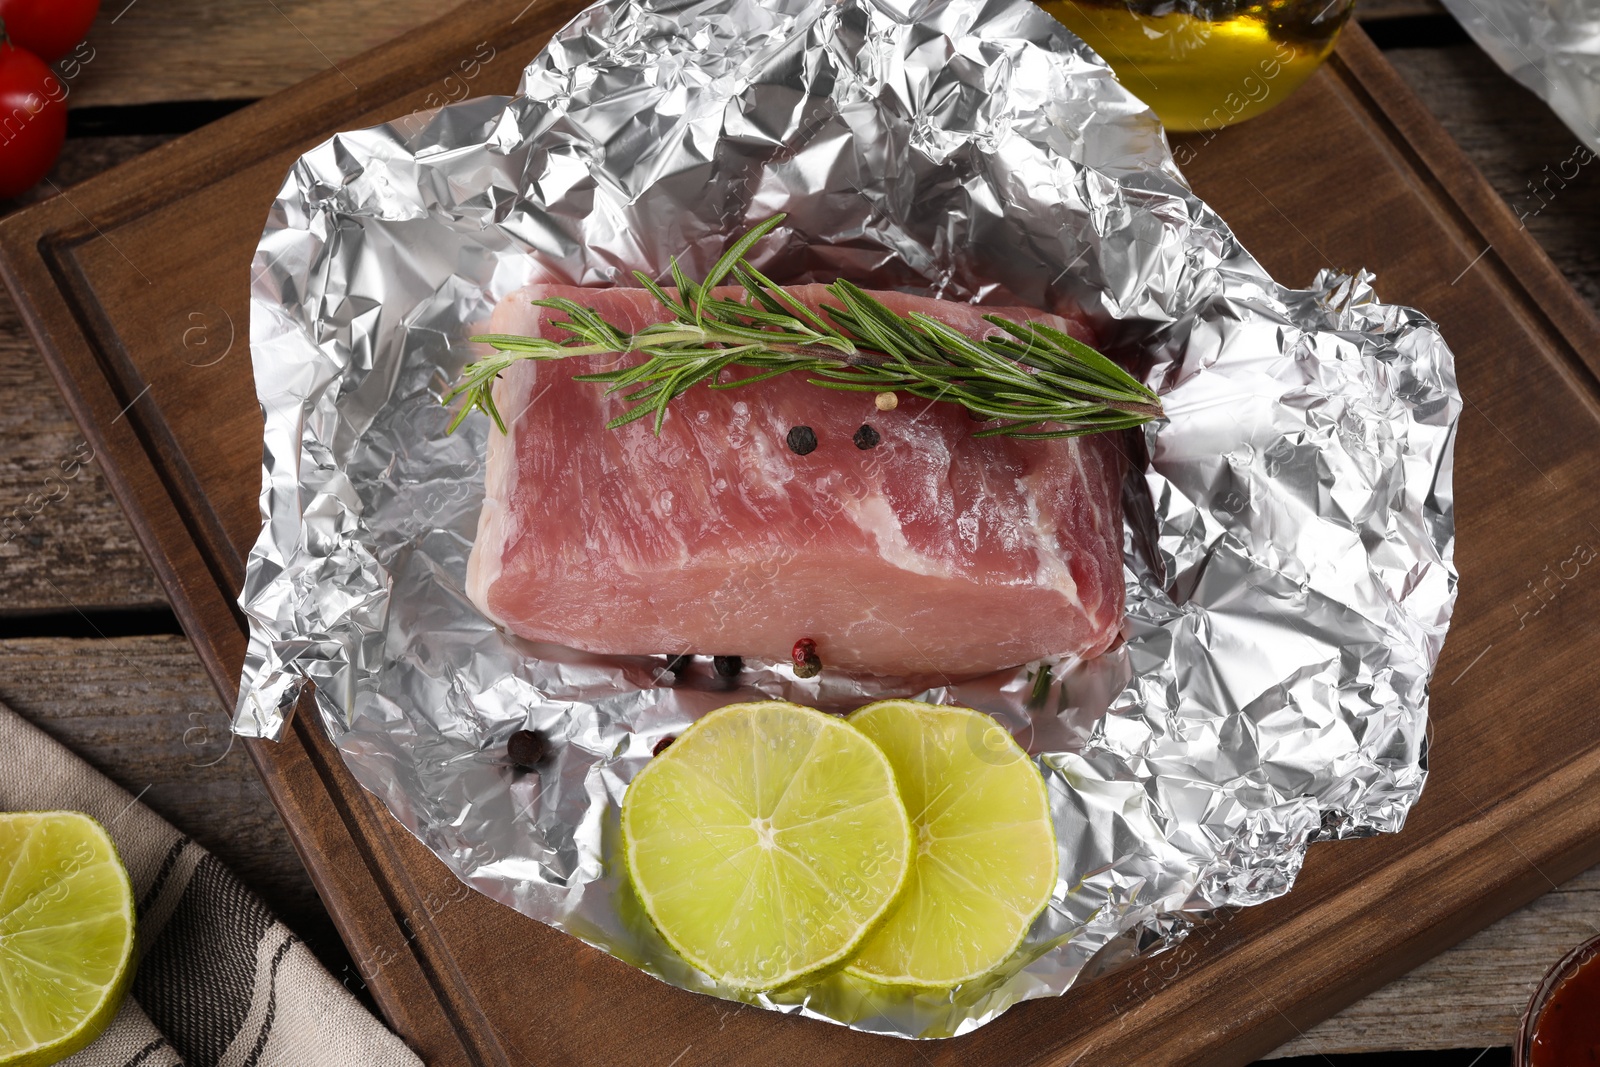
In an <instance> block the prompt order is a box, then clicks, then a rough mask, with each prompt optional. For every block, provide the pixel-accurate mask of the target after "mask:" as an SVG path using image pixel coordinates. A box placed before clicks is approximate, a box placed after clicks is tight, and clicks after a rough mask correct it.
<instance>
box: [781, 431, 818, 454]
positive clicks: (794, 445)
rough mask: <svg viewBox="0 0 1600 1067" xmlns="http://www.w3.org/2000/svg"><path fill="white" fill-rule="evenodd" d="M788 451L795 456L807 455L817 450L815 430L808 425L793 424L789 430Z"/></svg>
mask: <svg viewBox="0 0 1600 1067" xmlns="http://www.w3.org/2000/svg"><path fill="white" fill-rule="evenodd" d="M788 441H789V451H791V452H793V453H794V454H795V455H797V456H809V455H810V454H811V453H813V452H815V451H816V450H817V431H815V430H813V429H812V428H811V427H809V426H795V427H793V428H792V429H790V430H789V437H788Z"/></svg>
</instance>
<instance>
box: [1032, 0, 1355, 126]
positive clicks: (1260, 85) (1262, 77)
mask: <svg viewBox="0 0 1600 1067" xmlns="http://www.w3.org/2000/svg"><path fill="white" fill-rule="evenodd" d="M1041 6H1042V7H1043V8H1044V9H1045V10H1046V11H1048V12H1050V14H1052V15H1054V16H1055V17H1056V18H1057V19H1059V20H1060V21H1061V22H1063V23H1065V24H1066V26H1067V28H1068V29H1070V30H1071V31H1072V32H1073V33H1075V34H1077V35H1078V36H1079V37H1082V38H1083V39H1084V40H1085V41H1087V42H1088V44H1089V47H1091V48H1093V49H1094V50H1095V51H1096V52H1098V53H1100V55H1101V57H1102V58H1104V59H1105V61H1106V62H1107V63H1109V64H1111V69H1112V70H1114V71H1116V73H1117V78H1118V79H1119V80H1120V81H1121V82H1122V84H1123V85H1124V86H1125V87H1126V88H1127V89H1128V90H1129V91H1130V92H1132V93H1133V94H1134V95H1135V96H1138V97H1139V98H1140V99H1141V100H1143V101H1144V102H1145V103H1147V104H1149V105H1150V107H1151V108H1152V109H1153V110H1154V111H1155V113H1156V114H1157V115H1158V116H1160V118H1161V121H1162V122H1163V123H1164V124H1165V125H1166V127H1167V129H1169V130H1173V131H1188V130H1216V129H1220V128H1221V127H1223V126H1227V125H1230V124H1232V123H1235V122H1242V121H1243V120H1245V119H1248V118H1253V117H1254V116H1256V115H1259V114H1261V113H1262V112H1263V111H1266V110H1268V109H1269V108H1272V107H1275V106H1277V104H1279V103H1280V102H1282V101H1283V100H1284V99H1285V98H1286V97H1287V96H1288V95H1289V94H1290V93H1291V92H1293V91H1294V90H1295V89H1296V88H1298V87H1299V85H1300V83H1301V82H1303V81H1305V80H1306V79H1307V78H1308V77H1310V76H1311V72H1312V71H1314V70H1316V69H1317V66H1318V64H1320V63H1321V62H1322V61H1323V60H1324V59H1326V58H1327V57H1328V53H1329V52H1331V51H1333V42H1334V40H1335V39H1336V38H1337V37H1338V36H1339V30H1340V29H1341V28H1342V27H1343V26H1344V24H1345V21H1346V20H1347V19H1348V18H1349V17H1350V10H1351V8H1352V7H1353V6H1354V0H1266V2H1264V3H1251V2H1248V0H1041Z"/></svg>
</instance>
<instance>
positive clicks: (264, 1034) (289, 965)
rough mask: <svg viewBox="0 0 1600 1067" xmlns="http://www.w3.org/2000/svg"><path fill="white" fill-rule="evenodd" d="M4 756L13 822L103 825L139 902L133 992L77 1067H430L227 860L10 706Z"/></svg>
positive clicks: (0, 710)
mask: <svg viewBox="0 0 1600 1067" xmlns="http://www.w3.org/2000/svg"><path fill="white" fill-rule="evenodd" d="M0 753H3V755H0V811H56V810H62V811H82V812H87V813H88V814H89V815H92V816H94V818H96V819H98V820H99V821H100V823H101V824H102V825H104V826H105V827H106V829H108V830H109V831H110V832H111V836H112V838H113V839H115V841H116V843H117V850H118V852H120V853H121V855H122V862H123V863H125V864H126V865H127V867H128V874H129V875H130V877H131V878H132V880H133V894H134V900H135V901H136V902H137V904H138V909H139V950H140V954H141V955H140V960H139V971H138V974H137V975H136V977H135V978H134V983H133V992H132V993H131V994H130V995H129V997H128V999H127V1000H126V1001H125V1002H124V1004H123V1006H122V1011H121V1013H120V1014H118V1016H117V1018H116V1021H115V1022H113V1023H112V1025H111V1027H110V1028H109V1029H108V1030H107V1031H106V1032H105V1033H104V1034H102V1035H101V1037H100V1039H99V1040H98V1041H96V1042H95V1043H94V1044H92V1045H90V1046H89V1047H88V1048H86V1049H84V1050H83V1051H82V1052H80V1053H78V1054H77V1055H76V1056H73V1057H72V1058H70V1059H68V1060H66V1061H65V1067H323V1065H327V1067H367V1065H372V1067H421V1062H422V1061H421V1060H419V1059H418V1058H417V1057H416V1054H415V1053H413V1052H412V1051H411V1050H410V1049H408V1048H407V1047H406V1046H405V1044H404V1043H402V1042H401V1041H400V1039H399V1038H397V1037H395V1036H394V1035H393V1034H392V1033H390V1032H389V1031H388V1030H386V1029H385V1028H384V1027H383V1024H382V1023H380V1022H379V1021H378V1020H377V1019H375V1018H373V1016H372V1014H371V1013H370V1012H368V1011H367V1010H366V1009H365V1008H363V1007H362V1006H361V1004H360V1003H359V1002H358V1001H357V1000H356V999H355V998H354V997H352V996H351V995H350V993H349V991H348V990H346V989H345V988H344V987H343V986H342V985H340V984H339V983H338V982H337V981H335V980H334V979H333V976H332V975H330V974H328V972H327V971H326V970H325V969H324V968H323V966H322V965H321V964H320V963H318V962H317V959H316V957H315V956H313V955H312V954H311V951H310V950H309V949H307V948H306V946H305V945H304V944H303V943H302V942H301V941H300V939H299V938H297V937H295V936H294V935H293V934H292V933H290V932H289V931H288V929H286V928H285V927H284V925H283V924H282V923H281V922H279V921H278V920H277V918H276V917H274V916H273V914H272V913H271V912H270V911H268V910H267V909H266V906H265V905H263V904H262V903H261V901H259V900H257V899H256V896H255V894H253V893H251V892H250V890H248V889H246V888H245V887H244V885H243V884H241V883H240V882H239V880H238V879H237V878H235V877H234V876H233V874H232V872H230V871H229V870H227V869H226V868H225V867H223V866H222V864H220V863H219V862H217V860H216V858H215V857H213V856H212V855H211V854H210V853H209V852H207V851H206V850H205V849H203V848H201V847H200V846H199V845H197V844H195V843H194V842H193V841H191V840H189V839H188V838H187V837H185V836H183V835H182V834H180V833H179V832H178V831H177V830H175V829H173V828H172V827H171V826H169V825H168V824H167V823H166V821H165V820H163V819H162V818H161V817H160V816H158V815H156V814H155V813H154V812H152V811H151V810H150V809H149V808H146V807H145V806H144V805H143V804H140V803H138V801H137V800H135V798H134V797H132V796H130V795H129V794H128V793H127V792H125V791H124V790H123V789H121V788H119V787H118V786H116V785H114V784H113V783H112V782H111V781H110V780H109V779H108V778H106V777H105V776H104V775H102V774H101V773H100V772H98V771H96V770H95V769H94V768H92V767H90V766H89V765H88V764H87V763H85V762H83V760H81V759H79V758H78V757H77V756H74V755H73V754H72V753H71V752H69V751H67V749H65V748H63V747H62V746H61V745H59V744H57V743H56V742H55V741H53V740H52V739H51V738H50V737H49V736H47V735H46V734H44V733H43V732H41V731H40V730H39V729H38V728H37V727H35V726H33V725H32V724H30V723H28V722H27V721H26V720H24V719H23V718H22V717H21V716H20V715H18V714H17V713H16V712H14V711H12V710H11V709H10V708H8V707H6V706H5V705H4V704H0ZM0 880H3V879H0Z"/></svg>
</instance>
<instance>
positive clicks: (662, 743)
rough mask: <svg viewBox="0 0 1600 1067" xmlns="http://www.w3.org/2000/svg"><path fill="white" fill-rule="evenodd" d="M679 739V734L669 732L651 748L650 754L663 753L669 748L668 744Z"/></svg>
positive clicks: (657, 754)
mask: <svg viewBox="0 0 1600 1067" xmlns="http://www.w3.org/2000/svg"><path fill="white" fill-rule="evenodd" d="M677 739H678V738H677V735H675V734H668V735H667V736H666V737H663V738H662V739H661V740H659V741H657V742H656V744H655V747H654V748H652V749H651V750H650V755H652V756H659V755H661V753H663V752H665V751H666V750H667V746H668V745H670V744H672V742H674V741H676V740H677Z"/></svg>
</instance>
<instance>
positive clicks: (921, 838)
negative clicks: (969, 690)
mask: <svg viewBox="0 0 1600 1067" xmlns="http://www.w3.org/2000/svg"><path fill="white" fill-rule="evenodd" d="M850 722H851V723H852V725H854V726H856V728H857V729H860V730H861V731H862V732H863V733H865V734H866V735H867V736H868V737H870V738H872V739H873V741H874V742H875V743H877V744H878V746H879V747H880V748H881V749H882V750H883V751H884V753H885V755H886V756H887V757H888V759H889V762H890V763H891V764H892V765H893V766H894V768H895V774H896V780H897V782H898V784H899V787H900V793H901V796H902V798H903V799H904V801H905V804H906V808H907V810H908V812H909V813H910V814H911V819H912V824H913V831H914V833H915V834H916V835H917V839H918V852H917V856H916V859H915V861H914V862H913V864H912V873H911V878H910V880H909V882H908V885H907V888H906V890H905V892H904V895H903V896H902V897H901V903H900V905H899V907H898V908H897V909H896V910H895V912H894V913H893V914H891V915H890V916H889V917H888V918H887V919H886V920H885V921H884V923H883V924H882V926H881V927H880V929H879V930H878V932H877V933H876V934H875V935H874V936H873V937H872V939H870V940H869V941H867V942H866V943H864V944H863V946H862V949H861V951H860V952H859V953H858V954H857V956H856V957H855V958H854V959H852V960H851V961H850V962H849V964H848V965H847V966H846V967H845V973H846V974H848V975H850V976H852V977H855V978H859V979H863V980H866V981H868V982H872V983H876V984H879V985H884V986H900V987H905V986H909V987H915V988H923V989H942V988H950V987H953V986H957V985H960V984H962V983H965V982H972V981H976V980H977V979H980V978H983V977H984V976H986V975H988V974H991V973H992V972H994V971H995V969H996V968H998V967H1000V966H1002V965H1004V964H1005V962H1006V961H1007V960H1009V959H1012V958H1013V957H1014V956H1015V955H1016V952H1017V949H1018V948H1019V947H1020V946H1021V945H1022V944H1023V942H1024V941H1025V940H1026V938H1027V934H1028V930H1029V929H1030V928H1031V927H1032V926H1033V923H1034V921H1035V920H1036V919H1037V918H1038V917H1039V915H1040V913H1042V912H1043V911H1044V909H1045V908H1046V907H1047V906H1048V905H1049V902H1050V899H1051V895H1052V893H1053V891H1054V888H1055V881H1056V877H1057V873H1058V870H1057V847H1056V837H1055V826H1054V822H1053V820H1052V818H1051V815H1050V805H1049V794H1048V790H1047V789H1046V787H1045V783H1044V778H1043V777H1042V776H1041V775H1040V774H1039V772H1038V770H1037V768H1035V767H1034V765H1033V761H1032V760H1031V759H1029V757H1028V755H1027V753H1026V752H1025V751H1023V749H1022V747H1021V746H1020V745H1018V744H1017V743H1016V740H1015V739H1014V738H1012V737H1011V735H1010V734H1009V733H1008V732H1007V731H1006V730H1005V729H1004V728H1003V727H1001V726H1000V724H999V723H997V722H995V720H994V719H992V718H991V717H989V716H987V715H984V714H983V713H982V712H978V711H973V710H971V709H967V708H956V707H950V706H946V705H933V704H924V703H920V702H917V701H909V700H886V701H879V702H878V703H876V704H871V705H868V706H867V707H865V708H862V709H860V710H859V711H857V712H855V713H854V714H853V715H851V716H850Z"/></svg>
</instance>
